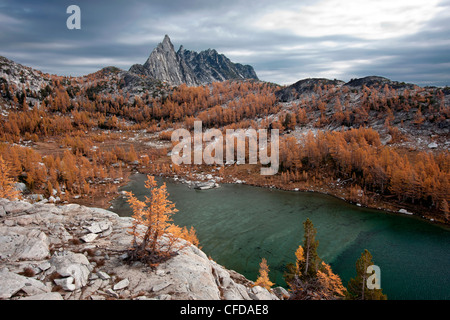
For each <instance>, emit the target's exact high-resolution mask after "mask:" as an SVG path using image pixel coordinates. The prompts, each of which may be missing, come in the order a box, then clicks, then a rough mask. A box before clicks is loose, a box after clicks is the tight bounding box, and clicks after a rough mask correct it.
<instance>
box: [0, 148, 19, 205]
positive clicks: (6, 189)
mask: <svg viewBox="0 0 450 320" xmlns="http://www.w3.org/2000/svg"><path fill="white" fill-rule="evenodd" d="M19 195H20V192H19V191H18V190H16V189H15V187H14V180H13V179H12V178H10V176H9V169H8V166H7V165H6V162H5V161H4V160H3V158H2V156H0V198H5V199H9V200H14V199H17V198H18V197H19Z"/></svg>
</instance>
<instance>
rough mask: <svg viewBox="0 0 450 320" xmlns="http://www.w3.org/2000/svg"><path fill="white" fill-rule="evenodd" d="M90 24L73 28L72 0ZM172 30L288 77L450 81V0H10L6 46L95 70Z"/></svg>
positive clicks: (175, 37)
mask: <svg viewBox="0 0 450 320" xmlns="http://www.w3.org/2000/svg"><path fill="white" fill-rule="evenodd" d="M72 4H75V5H78V6H79V7H80V9H81V29H80V30H69V29H67V27H66V20H67V18H68V17H69V14H67V13H66V9H67V7H68V6H69V5H72ZM165 34H167V35H169V36H170V38H171V40H172V43H173V44H174V46H175V49H176V50H177V49H178V48H179V46H180V45H183V46H184V47H185V48H186V49H190V50H195V51H201V50H206V49H208V48H214V49H216V50H217V51H218V52H220V53H223V54H225V55H226V56H227V57H229V58H230V59H231V60H232V61H233V62H239V63H243V64H250V65H252V66H253V67H254V68H255V71H256V73H257V74H258V76H259V78H260V79H261V80H264V81H271V82H276V83H279V84H291V83H294V82H296V81H298V80H300V79H304V78H310V77H323V78H330V79H334V78H337V79H341V80H344V81H348V80H350V79H351V78H356V77H363V76H368V75H379V76H385V77H388V78H390V79H392V80H397V81H405V82H412V83H416V84H419V85H423V86H424V85H437V86H443V85H450V0H426V1H424V0H395V1H394V0H318V1H310V0H295V1H292V0H291V1H279V0H278V1H273V0H270V1H266V0H248V1H244V0H241V1H238V0H226V1H215V0H174V1H171V0H163V1H160V0H150V1H139V0H107V1H106V0H105V1H102V0H101V1H99V0H96V1H93V0H90V1H82V0H70V1H66V0H58V1H56V0H53V1H50V0H42V1H35V0H0V55H2V56H5V57H7V58H9V59H12V60H14V61H16V62H18V63H21V64H24V65H27V66H31V67H33V68H36V69H39V70H42V71H44V72H48V73H53V74H58V75H73V76H77V75H85V74H88V73H91V72H95V71H97V70H99V69H100V68H103V67H106V66H110V65H114V66H116V67H119V68H122V69H128V68H129V67H130V66H131V65H132V64H134V63H144V62H145V60H146V59H147V57H148V56H149V54H150V52H151V51H152V50H153V48H154V47H155V46H157V44H158V43H159V42H161V41H162V40H163V38H164V35H165Z"/></svg>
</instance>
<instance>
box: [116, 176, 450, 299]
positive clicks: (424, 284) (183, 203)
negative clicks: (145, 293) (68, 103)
mask: <svg viewBox="0 0 450 320" xmlns="http://www.w3.org/2000/svg"><path fill="white" fill-rule="evenodd" d="M145 180H146V176H145V175H141V174H136V175H134V176H132V177H131V182H130V183H129V184H128V185H127V186H126V187H123V188H121V190H126V191H132V192H133V193H134V194H135V195H136V196H137V197H138V198H140V199H141V200H142V199H143V196H144V195H146V194H147V193H146V192H147V190H146V189H145V188H144V182H145ZM158 182H159V183H162V182H166V185H167V189H168V192H169V194H170V197H169V198H170V200H171V201H172V202H174V203H175V204H176V208H177V209H178V210H179V212H177V213H176V214H175V215H174V216H173V218H174V219H173V220H174V223H175V224H177V225H179V226H187V227H188V228H189V227H190V226H194V228H195V230H196V231H197V236H198V238H199V241H200V246H201V247H202V250H203V251H204V252H205V253H206V254H207V255H208V256H210V257H211V258H212V259H213V260H214V261H216V262H217V263H219V264H221V265H223V266H225V267H226V268H228V269H232V270H235V271H237V272H239V273H241V274H243V275H244V276H246V277H247V278H248V279H250V280H253V281H255V280H256V277H257V275H258V270H259V263H260V262H261V259H262V258H266V259H267V262H268V265H269V268H270V274H269V276H270V279H271V281H273V282H275V283H276V284H277V285H281V286H285V283H284V280H283V271H284V266H285V265H286V264H287V263H289V262H294V261H295V260H294V259H295V256H294V252H295V250H296V249H297V247H298V246H299V245H300V244H301V242H302V239H303V222H304V221H305V220H306V219H307V218H309V219H310V220H311V221H312V222H313V224H314V226H315V227H316V229H317V236H316V239H317V240H319V247H318V254H319V256H320V257H321V258H322V259H323V260H324V261H325V262H326V263H328V264H330V265H331V267H332V269H333V271H334V272H335V273H337V274H339V276H340V277H341V278H342V280H343V284H344V286H347V283H348V281H349V280H350V278H352V277H354V276H355V272H356V271H355V262H356V260H357V259H358V258H359V257H360V255H361V253H362V252H363V251H364V249H368V250H369V251H370V253H371V254H372V256H373V261H374V263H375V264H376V265H378V266H379V267H380V269H381V288H382V289H383V292H384V293H385V294H387V296H388V299H398V300H403V299H420V300H428V299H450V231H449V230H448V229H444V228H442V227H439V226H436V225H432V224H430V223H428V222H426V221H423V220H420V219H418V218H415V217H410V216H405V215H394V214H388V213H385V212H383V211H378V210H370V209H365V208H361V207H357V206H354V205H351V204H348V203H346V202H344V201H342V200H339V199H336V198H334V197H331V196H327V195H322V194H318V193H305V192H288V191H280V190H273V189H266V188H257V187H251V186H245V185H221V187H220V188H218V189H212V190H203V191H200V190H194V189H190V188H189V187H188V186H187V185H185V184H180V183H176V182H173V181H172V180H169V179H164V180H163V179H158ZM110 210H112V211H114V212H116V213H118V214H119V215H121V216H129V215H130V214H131V212H130V208H129V206H128V204H127V203H126V201H125V198H123V197H119V198H117V199H116V200H115V201H114V202H113V203H112V209H110Z"/></svg>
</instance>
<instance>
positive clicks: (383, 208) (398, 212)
mask: <svg viewBox="0 0 450 320" xmlns="http://www.w3.org/2000/svg"><path fill="white" fill-rule="evenodd" d="M134 174H144V175H149V174H150V175H154V176H159V177H162V178H166V179H172V180H174V181H175V182H179V183H184V184H189V183H191V184H194V183H198V182H205V179H203V180H195V179H190V178H189V177H188V175H186V174H176V175H174V174H173V173H163V172H159V173H156V174H155V173H153V174H152V173H149V172H148V170H141V169H137V172H135V173H134ZM132 175H133V173H131V174H129V175H128V177H127V179H126V181H124V183H123V184H121V185H120V187H119V189H120V188H122V187H124V186H126V185H128V184H129V182H130V177H131V176H132ZM203 175H204V176H205V177H206V176H208V175H211V176H212V179H209V180H214V181H215V182H217V183H219V184H242V185H246V186H251V187H257V188H264V189H269V190H270V189H273V190H280V191H288V192H305V193H317V194H322V195H327V196H331V197H333V198H336V199H339V200H342V201H344V202H345V203H347V204H350V205H354V206H357V207H360V208H366V209H372V210H378V211H382V212H384V213H387V214H392V215H396V216H405V217H413V218H416V219H418V220H420V221H424V222H427V223H430V224H432V225H436V226H439V227H442V228H444V229H445V230H447V231H450V225H449V223H444V222H442V221H439V220H436V219H434V218H431V217H429V216H428V217H427V216H426V215H425V214H424V212H423V211H422V210H420V212H421V213H419V212H410V211H409V210H407V209H405V208H407V207H408V206H404V208H400V209H398V210H394V209H390V208H388V207H387V206H392V205H397V204H396V203H395V202H394V203H390V202H379V203H378V202H377V203H376V204H377V205H365V204H361V203H356V202H354V201H351V200H349V199H346V198H345V197H344V196H343V195H342V194H340V193H339V192H333V191H332V190H333V189H332V188H330V189H329V190H328V191H321V190H317V189H300V188H293V189H292V188H286V187H282V186H277V185H262V184H257V183H249V182H247V181H246V180H241V179H239V178H237V177H232V178H231V179H226V180H225V179H223V180H221V177H217V176H214V175H213V173H211V172H209V173H203ZM218 178H219V179H218ZM182 179H184V180H185V182H181V180H182ZM219 180H220V181H219ZM236 181H237V182H236ZM119 196H120V193H119V194H118V195H117V196H116V197H114V198H112V199H111V200H109V201H108V203H109V204H111V203H112V202H113V201H114V200H115V199H116V198H117V197H119ZM379 205H382V206H379ZM398 207H400V206H398ZM104 209H107V207H105V208H104ZM408 209H409V208H408ZM403 210H404V211H405V212H402V211H403Z"/></svg>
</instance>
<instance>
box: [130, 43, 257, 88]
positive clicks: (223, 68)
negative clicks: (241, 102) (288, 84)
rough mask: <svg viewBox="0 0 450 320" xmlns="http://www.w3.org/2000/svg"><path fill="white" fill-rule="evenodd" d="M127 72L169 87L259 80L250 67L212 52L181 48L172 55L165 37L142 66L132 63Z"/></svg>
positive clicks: (169, 44)
mask: <svg viewBox="0 0 450 320" xmlns="http://www.w3.org/2000/svg"><path fill="white" fill-rule="evenodd" d="M130 72H133V73H137V74H141V75H145V76H149V77H152V78H155V79H158V80H161V81H166V82H168V83H169V84H172V85H180V84H182V83H185V84H187V85H188V86H197V85H202V84H207V83H211V82H215V81H225V80H230V79H258V77H257V76H256V73H255V71H254V70H253V68H252V67H251V66H244V65H241V64H237V63H232V62H231V61H230V60H229V59H228V58H227V57H225V56H224V55H222V54H219V53H218V52H217V51H216V50H214V49H208V50H205V51H202V52H200V53H197V52H195V51H190V50H186V49H184V48H183V46H180V49H179V50H178V52H175V49H174V46H173V44H172V42H171V41H170V38H169V36H168V35H166V36H165V37H164V40H163V41H162V42H161V43H159V44H158V46H157V47H156V48H155V49H154V50H153V51H152V53H151V54H150V57H149V58H148V59H147V61H146V62H145V63H144V65H139V64H135V65H133V66H132V67H131V68H130Z"/></svg>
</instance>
